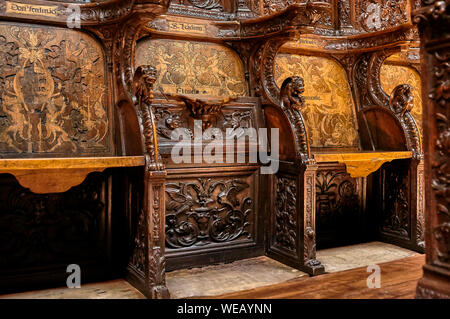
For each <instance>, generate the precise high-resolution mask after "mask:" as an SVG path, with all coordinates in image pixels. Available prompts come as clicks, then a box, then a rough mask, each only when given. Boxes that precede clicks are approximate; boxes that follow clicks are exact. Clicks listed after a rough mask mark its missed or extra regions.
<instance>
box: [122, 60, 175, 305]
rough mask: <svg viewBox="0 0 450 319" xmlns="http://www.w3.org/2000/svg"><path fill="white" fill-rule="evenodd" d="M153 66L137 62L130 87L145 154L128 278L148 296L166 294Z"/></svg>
mask: <svg viewBox="0 0 450 319" xmlns="http://www.w3.org/2000/svg"><path fill="white" fill-rule="evenodd" d="M155 81H156V69H155V68H154V67H152V66H149V65H145V66H140V67H138V68H137V69H136V71H135V72H134V76H133V80H132V82H131V85H130V91H131V92H132V93H133V100H134V103H135V105H136V111H137V115H138V120H139V126H140V131H141V135H142V137H143V139H142V143H143V145H142V146H143V151H144V154H145V168H144V169H145V173H144V191H143V200H142V210H141V211H140V212H139V215H140V217H139V219H138V225H137V230H136V234H135V240H134V252H133V255H132V256H131V259H130V262H129V265H128V268H127V269H128V274H127V278H128V280H129V281H130V282H131V283H133V284H134V285H135V286H136V287H137V288H138V289H139V290H140V291H141V292H142V293H143V294H145V296H147V297H148V298H158V299H159V298H169V291H168V289H167V287H166V280H165V270H166V258H165V255H164V249H165V181H166V175H167V173H166V170H165V168H164V165H163V163H162V159H161V156H160V154H159V149H158V136H157V134H156V126H155V119H154V115H153V110H152V107H151V103H152V99H153V84H154V83H155Z"/></svg>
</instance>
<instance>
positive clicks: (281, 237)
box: [271, 176, 298, 256]
mask: <svg viewBox="0 0 450 319" xmlns="http://www.w3.org/2000/svg"><path fill="white" fill-rule="evenodd" d="M274 189H275V196H276V197H275V212H274V213H275V214H274V215H273V216H272V217H271V218H272V219H273V220H272V221H271V224H272V225H273V226H272V228H273V229H272V232H273V236H272V241H273V243H272V244H273V247H275V248H278V249H281V250H284V251H286V252H288V253H289V254H292V255H294V256H295V255H297V249H298V247H297V243H298V237H297V236H298V224H297V220H298V218H297V214H298V213H297V200H298V199H297V198H298V189H297V180H296V179H295V178H292V177H288V176H276V177H275V184H274Z"/></svg>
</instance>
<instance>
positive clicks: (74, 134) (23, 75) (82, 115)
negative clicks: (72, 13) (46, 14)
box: [0, 22, 111, 156]
mask: <svg viewBox="0 0 450 319" xmlns="http://www.w3.org/2000/svg"><path fill="white" fill-rule="evenodd" d="M104 68H105V66H104V58H103V52H102V49H101V47H100V46H99V45H98V43H97V42H96V41H95V40H94V39H92V38H91V37H90V36H88V35H86V34H84V33H82V32H79V31H75V30H67V29H60V28H56V27H44V26H33V25H13V24H11V23H7V22H4V23H0V152H2V153H29V154H32V153H49V152H52V153H60V154H62V155H67V156H73V155H74V154H78V155H81V154H85V153H89V154H91V153H101V154H105V153H110V152H111V149H110V145H111V142H110V139H111V136H110V131H111V130H110V127H109V125H110V120H109V119H110V114H109V112H110V111H109V110H108V92H107V86H106V79H105V69H104Z"/></svg>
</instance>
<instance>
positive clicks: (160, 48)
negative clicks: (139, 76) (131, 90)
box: [136, 39, 248, 96]
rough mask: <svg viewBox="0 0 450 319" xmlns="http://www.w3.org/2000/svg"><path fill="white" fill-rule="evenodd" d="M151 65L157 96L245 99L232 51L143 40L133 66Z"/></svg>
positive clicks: (241, 73) (239, 66) (239, 63)
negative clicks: (156, 73)
mask: <svg viewBox="0 0 450 319" xmlns="http://www.w3.org/2000/svg"><path fill="white" fill-rule="evenodd" d="M144 64H152V65H154V66H155V67H156V69H157V72H158V78H157V81H156V83H155V91H156V92H158V91H159V92H167V93H172V94H199V95H211V96H247V95H248V88H247V85H246V82H245V76H244V68H243V64H242V61H241V60H240V59H239V57H238V56H237V54H236V53H234V51H232V50H231V49H229V48H227V47H225V46H222V45H219V44H215V43H204V42H194V41H181V40H168V39H157V40H144V41H142V42H140V43H139V44H138V45H137V48H136V66H139V65H144Z"/></svg>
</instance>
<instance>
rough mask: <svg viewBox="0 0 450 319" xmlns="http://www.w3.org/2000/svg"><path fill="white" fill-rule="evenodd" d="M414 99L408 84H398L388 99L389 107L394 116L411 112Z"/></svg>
mask: <svg viewBox="0 0 450 319" xmlns="http://www.w3.org/2000/svg"><path fill="white" fill-rule="evenodd" d="M413 101H414V97H413V94H412V92H411V86H410V85H409V84H400V85H398V86H396V87H395V88H394V90H393V91H392V93H391V96H390V98H389V106H390V107H391V110H392V111H393V112H394V113H396V114H401V115H403V114H405V112H409V111H411V110H412V108H413V106H414V104H413Z"/></svg>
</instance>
